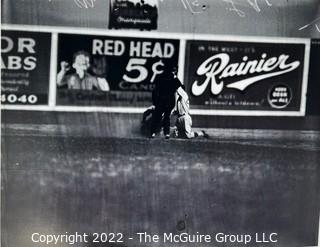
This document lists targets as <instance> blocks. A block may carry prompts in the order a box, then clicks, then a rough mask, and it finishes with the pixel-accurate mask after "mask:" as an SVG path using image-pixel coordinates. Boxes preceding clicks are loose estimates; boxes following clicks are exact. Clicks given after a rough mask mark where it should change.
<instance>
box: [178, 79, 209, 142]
mask: <svg viewBox="0 0 320 247" xmlns="http://www.w3.org/2000/svg"><path fill="white" fill-rule="evenodd" d="M184 89H185V87H184V85H182V86H181V87H180V88H179V89H178V90H177V104H176V110H175V114H177V120H176V124H175V125H176V130H175V136H176V137H180V138H187V139H191V138H195V137H199V136H202V137H205V138H209V135H208V134H207V133H206V132H205V131H204V130H202V131H197V132H194V131H192V129H191V127H192V119H191V116H190V114H189V97H188V95H187V93H186V92H185V91H184Z"/></svg>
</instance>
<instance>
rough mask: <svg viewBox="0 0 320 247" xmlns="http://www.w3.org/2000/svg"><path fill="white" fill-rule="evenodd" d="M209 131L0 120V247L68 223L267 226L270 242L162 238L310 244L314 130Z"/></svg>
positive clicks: (317, 150) (224, 228) (203, 229)
mask: <svg viewBox="0 0 320 247" xmlns="http://www.w3.org/2000/svg"><path fill="white" fill-rule="evenodd" d="M208 132H209V133H210V135H211V139H209V140H206V139H197V140H179V139H170V140H164V139H163V138H160V137H159V138H156V139H147V138H143V137H139V136H138V135H137V136H131V137H126V138H125V137H110V136H103V135H101V136H100V137H99V136H90V135H88V136H81V134H80V133H81V131H79V130H77V129H73V130H72V131H69V130H66V129H63V128H60V127H59V128H58V127H57V128H55V127H54V126H51V127H50V126H49V127H48V126H40V125H39V126H30V125H7V126H3V128H2V246H4V247H5V246H9V247H16V246H19V247H25V246H27V247H29V246H30V247H31V246H41V245H39V244H35V243H32V242H31V234H32V233H34V232H39V233H42V234H63V233H65V232H69V233H73V232H76V231H77V232H80V233H93V232H122V233H123V234H124V235H125V237H126V238H128V237H129V236H132V237H135V233H137V232H149V233H153V234H162V233H163V232H169V233H170V232H172V233H181V232H188V233H190V234H192V233H196V232H199V233H203V234H212V235H213V234H215V233H218V232H222V233H225V234H254V233H256V232H258V233H262V232H265V233H272V232H276V233H278V242H277V243H273V244H248V245H244V244H231V243H225V244H218V243H214V244H210V245H208V244H207V245H205V244H203V245H202V244H187V245H186V244H184V245H179V244H175V245H166V246H190V247H191V246H197V247H198V246H213V247H215V246H226V247H229V246H237V247H241V246H249V247H262V246H275V247H278V246H281V247H298V246H299V247H300V246H312V245H316V242H317V231H318V228H317V227H318V214H319V195H320V187H319V185H320V183H319V161H320V145H319V140H320V134H319V132H317V131H280V130H279V131H273V130H223V129H211V130H208ZM124 245H125V246H129V247H131V246H164V245H161V244H157V243H154V244H145V243H138V241H137V239H136V238H134V239H133V240H128V239H126V241H125V243H123V244H120V246H124ZM46 246H48V245H46ZM49 246H57V245H49ZM59 246H70V245H67V244H66V245H61V244H60V245H59ZM74 246H81V245H74ZM84 246H119V244H118V245H103V244H101V245H100V244H97V245H94V244H88V245H84Z"/></svg>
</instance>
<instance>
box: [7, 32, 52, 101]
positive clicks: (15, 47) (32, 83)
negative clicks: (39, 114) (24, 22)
mask: <svg viewBox="0 0 320 247" xmlns="http://www.w3.org/2000/svg"><path fill="white" fill-rule="evenodd" d="M50 51H51V34H49V33H37V32H23V31H6V30H3V31H2V36H1V103H2V104H5V105H9V104H10V105H46V104H48V91H49V68H50Z"/></svg>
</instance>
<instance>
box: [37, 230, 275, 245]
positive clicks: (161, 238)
mask: <svg viewBox="0 0 320 247" xmlns="http://www.w3.org/2000/svg"><path fill="white" fill-rule="evenodd" d="M31 241H32V242H33V243H39V244H47V245H50V246H51V245H59V244H62V243H67V244H69V245H73V244H76V243H90V242H93V243H125V242H127V243H128V242H130V241H135V242H139V243H167V244H169V243H195V244H196V243H241V244H245V245H247V244H254V243H277V242H278V233H275V232H273V233H265V232H259V233H254V234H226V233H222V232H219V233H215V234H200V233H199V232H196V233H194V234H190V233H186V232H183V233H180V234H173V233H162V234H151V233H147V232H138V233H135V234H132V235H131V236H130V235H128V236H126V235H125V234H123V233H119V232H118V233H111V232H109V233H106V232H103V233H90V234H88V233H78V232H75V233H68V232H66V233H65V234H46V235H45V234H41V233H39V232H35V233H32V235H31Z"/></svg>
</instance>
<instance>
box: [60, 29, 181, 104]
mask: <svg viewBox="0 0 320 247" xmlns="http://www.w3.org/2000/svg"><path fill="white" fill-rule="evenodd" d="M178 57H179V40H169V39H148V38H131V37H109V36H90V35H71V34H61V35H59V47H58V68H57V71H58V73H57V89H58V90H57V104H59V105H84V106H87V105H88V106H91V105H92V106H147V105H149V104H150V103H151V92H152V90H153V88H154V82H155V80H156V78H157V77H158V76H159V75H160V74H161V73H162V71H163V63H165V62H170V64H173V65H177V64H178Z"/></svg>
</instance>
